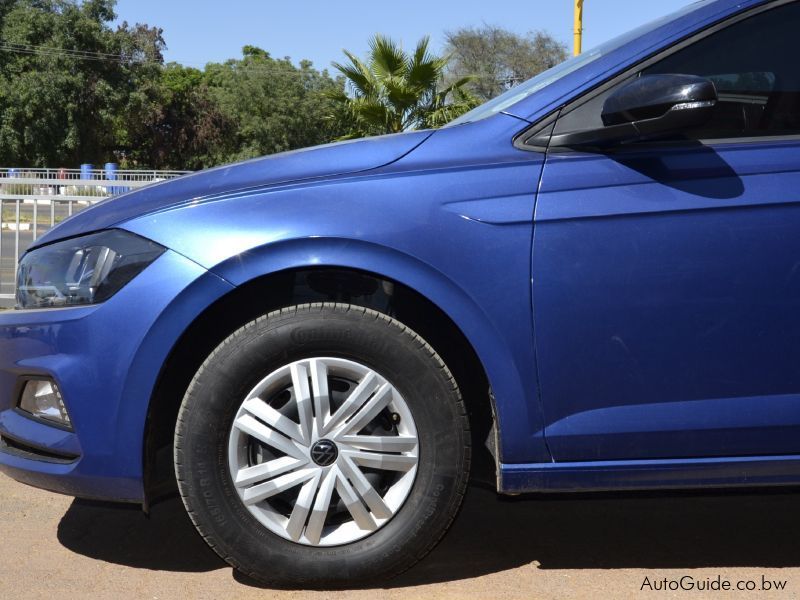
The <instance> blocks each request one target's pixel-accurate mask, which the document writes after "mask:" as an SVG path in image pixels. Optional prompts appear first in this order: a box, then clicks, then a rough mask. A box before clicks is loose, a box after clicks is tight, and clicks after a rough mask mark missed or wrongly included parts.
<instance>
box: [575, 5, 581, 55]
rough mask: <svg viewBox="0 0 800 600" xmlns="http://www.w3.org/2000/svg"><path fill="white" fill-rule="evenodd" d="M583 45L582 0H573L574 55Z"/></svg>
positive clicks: (579, 51) (578, 52)
mask: <svg viewBox="0 0 800 600" xmlns="http://www.w3.org/2000/svg"><path fill="white" fill-rule="evenodd" d="M582 46H583V0H575V52H574V54H575V56H578V54H580V53H581V50H582Z"/></svg>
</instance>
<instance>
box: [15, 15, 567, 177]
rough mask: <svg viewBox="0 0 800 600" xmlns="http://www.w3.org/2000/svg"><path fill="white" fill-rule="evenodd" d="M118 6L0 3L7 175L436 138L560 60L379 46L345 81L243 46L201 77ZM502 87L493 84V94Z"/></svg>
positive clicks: (483, 40)
mask: <svg viewBox="0 0 800 600" xmlns="http://www.w3.org/2000/svg"><path fill="white" fill-rule="evenodd" d="M115 4H116V0H83V1H81V0H0V164H5V165H8V166H17V167H61V166H64V167H76V166H78V165H79V164H81V163H84V162H90V163H94V164H102V163H104V162H107V161H112V160H114V161H117V162H119V163H120V164H121V165H122V166H123V168H155V169H193V170H194V169H202V168H205V167H209V166H213V165H217V164H221V163H227V162H233V161H236V160H240V159H247V158H252V157H256V156H262V155H265V154H271V153H274V152H281V151H284V150H292V149H295V148H301V147H305V146H312V145H315V144H320V143H325V142H329V141H331V140H334V139H341V138H345V137H361V136H365V135H377V134H384V133H396V132H400V131H405V130H407V129H413V128H430V127H439V126H441V125H444V124H445V123H447V122H449V121H451V120H452V119H454V118H456V117H458V116H460V115H461V114H463V113H464V112H466V111H468V110H469V109H471V108H473V107H474V106H475V105H476V104H477V103H478V100H477V99H478V98H479V99H486V98H489V97H491V96H493V95H495V93H497V92H499V91H503V88H504V87H505V86H506V85H507V84H508V83H509V82H512V81H513V82H516V81H518V80H521V79H524V78H526V77H529V76H531V75H533V74H534V73H535V72H538V71H539V70H542V69H543V68H546V67H547V66H550V65H551V64H555V63H556V62H559V61H560V60H562V59H563V58H564V57H565V55H566V51H565V48H563V46H561V45H559V44H557V43H556V42H555V41H553V40H552V38H549V36H546V35H544V34H536V35H535V36H529V37H527V38H519V37H515V36H513V34H509V33H508V32H504V31H502V30H498V29H496V28H486V27H484V28H483V29H479V30H474V29H469V30H460V31H458V32H455V33H451V34H449V41H450V48H449V51H450V53H451V54H449V55H448V56H445V57H442V56H437V55H435V54H433V53H431V51H430V49H429V43H428V38H424V39H423V40H421V41H420V42H419V43H418V44H417V46H416V48H414V50H413V52H411V53H406V52H404V51H403V50H402V48H400V46H398V45H397V44H396V43H395V42H393V41H392V40H390V39H389V38H386V37H383V36H376V37H374V38H373V39H372V40H371V43H370V53H369V55H368V56H367V57H366V59H364V60H362V59H360V58H358V57H356V56H355V55H353V54H352V53H350V52H347V51H345V55H346V57H347V59H348V61H347V62H346V63H344V64H338V63H334V67H335V68H336V70H337V72H338V73H337V76H335V77H332V76H331V75H330V74H329V73H328V72H327V71H325V70H322V71H320V70H317V69H315V68H314V66H313V65H312V64H311V63H310V62H309V61H301V62H300V63H299V65H296V64H294V63H293V62H292V61H291V60H290V59H289V58H280V59H278V58H273V57H272V56H270V54H269V53H268V52H266V51H265V50H263V49H261V48H258V47H255V46H245V47H244V48H243V50H242V57H241V58H239V59H231V60H228V61H226V62H224V63H221V64H219V63H212V64H208V65H206V67H205V68H204V69H202V70H200V69H194V68H191V67H186V66H183V65H180V64H176V63H170V64H167V65H165V64H164V59H163V55H162V53H163V51H164V49H165V48H166V45H165V42H164V39H163V36H162V31H161V30H160V29H159V28H157V27H151V26H148V25H143V24H136V25H129V24H128V23H122V24H121V25H119V26H116V27H112V23H113V21H114V20H115V19H116V16H115V14H114V7H115ZM498 82H499V83H498Z"/></svg>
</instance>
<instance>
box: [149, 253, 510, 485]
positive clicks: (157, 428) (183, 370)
mask: <svg viewBox="0 0 800 600" xmlns="http://www.w3.org/2000/svg"><path fill="white" fill-rule="evenodd" d="M311 241H312V240H302V241H300V240H293V241H291V242H286V243H283V244H275V245H269V246H267V247H264V248H260V249H257V250H254V251H249V252H247V253H245V254H244V255H240V256H237V257H234V258H232V259H230V260H228V261H226V262H225V263H222V264H221V265H219V266H218V267H215V268H214V269H212V271H213V272H214V273H216V274H217V275H219V276H220V277H222V278H224V279H225V280H227V281H229V282H230V283H232V284H233V285H234V286H235V287H234V288H233V289H232V290H230V291H229V292H228V293H226V294H224V295H222V296H221V297H220V298H218V299H217V300H216V301H214V302H213V303H211V304H210V305H208V306H207V307H206V308H205V309H204V310H202V312H200V313H199V314H198V315H197V317H196V318H194V319H193V320H192V321H191V323H190V324H189V325H188V327H187V328H186V329H185V330H184V331H183V333H182V334H181V335H180V337H179V338H178V339H177V340H176V342H175V343H174V345H173V346H172V348H171V349H170V351H169V354H168V356H167V359H166V360H165V361H164V364H163V366H162V369H161V372H160V373H159V376H158V379H157V381H156V384H155V386H154V388H153V394H152V396H151V398H150V402H149V405H148V409H147V418H146V425H145V431H144V440H143V442H144V447H143V475H144V487H145V496H146V498H148V500H152V499H154V498H157V497H159V496H161V495H162V494H165V493H168V492H170V491H171V490H172V488H173V485H174V484H173V481H172V477H173V471H172V453H171V440H172V434H173V429H174V424H175V419H176V418H177V411H178V408H179V405H180V402H181V399H182V398H183V393H184V392H185V390H186V388H187V387H188V384H189V382H190V381H191V378H192V377H193V375H194V373H195V372H196V371H197V369H198V368H199V366H200V364H202V361H203V360H205V358H206V357H207V356H208V355H209V354H210V353H211V351H212V350H213V349H214V348H215V347H216V346H217V345H218V344H219V343H220V342H221V341H222V340H224V339H225V337H227V336H228V335H229V334H230V333H231V332H233V331H234V330H235V329H236V328H238V327H239V326H241V325H243V324H245V323H247V322H249V321H250V320H252V319H254V318H256V317H258V316H261V315H263V314H265V313H266V312H268V311H270V310H274V309H277V308H281V307H284V306H290V305H293V304H301V303H306V302H317V301H339V302H348V303H351V304H356V305H359V306H365V307H367V308H372V309H374V310H378V311H380V312H384V313H387V314H389V315H390V316H393V317H395V318H397V319H398V320H399V321H401V322H403V323H404V324H405V325H407V326H409V327H411V328H412V329H413V330H415V331H416V332H417V333H419V334H420V335H421V336H422V337H423V338H424V339H426V341H428V342H429V343H430V344H431V345H432V347H433V348H434V349H435V350H436V351H437V352H438V353H439V354H440V355H441V356H442V358H443V359H444V360H445V362H446V363H447V364H448V366H449V367H450V368H451V370H452V371H453V373H454V375H455V376H456V380H457V381H458V383H459V387H460V388H461V390H462V394H463V395H464V397H465V399H466V401H467V405H468V409H469V411H470V421H471V423H472V424H473V431H474V434H475V435H474V436H473V445H474V447H476V449H480V448H482V447H483V446H484V443H485V442H487V440H488V446H489V448H490V450H489V452H480V451H479V452H476V459H477V460H476V467H477V468H476V471H477V473H476V474H477V475H478V477H479V479H480V480H482V481H485V482H486V483H489V482H491V485H492V486H496V482H497V467H498V466H499V462H500V460H501V458H502V457H501V446H500V444H499V439H500V435H499V434H500V429H501V428H500V427H499V421H500V420H501V419H500V415H499V414H498V407H497V405H496V403H495V401H494V397H493V394H492V391H494V394H495V395H496V394H497V391H498V390H497V387H498V385H494V386H492V383H494V382H495V380H496V377H497V376H498V373H497V372H496V371H497V369H495V373H493V374H494V375H495V377H490V373H492V369H491V367H492V365H491V364H490V365H488V368H487V364H486V361H485V360H484V359H482V358H481V356H483V357H486V356H488V357H489V358H490V361H491V362H493V363H497V362H498V361H499V362H502V363H504V364H505V365H510V364H511V359H512V357H511V356H510V352H509V350H508V349H507V348H505V347H503V345H502V342H501V341H500V340H499V337H498V336H496V335H495V334H494V333H493V331H492V329H491V325H490V324H489V322H488V319H487V318H486V317H485V315H483V314H482V311H481V310H480V308H479V307H478V306H477V305H476V304H475V303H474V302H473V301H472V300H471V299H470V298H469V296H468V295H467V294H466V293H465V292H464V291H463V290H460V289H459V288H458V287H457V286H456V285H455V284H454V283H453V282H452V281H450V280H449V279H448V278H446V277H445V276H444V275H443V274H441V273H440V272H438V271H436V270H435V269H433V268H432V267H430V266H429V265H426V264H424V263H422V262H420V261H417V260H416V259H413V257H407V256H397V253H396V252H394V251H391V250H389V249H386V248H383V247H379V246H375V245H373V244H367V243H358V242H353V241H352V240H338V239H337V240H325V241H324V243H323V240H320V239H316V240H313V242H314V243H309V242H311ZM301 242H304V243H301ZM364 246H367V248H365V247H364ZM381 267H383V268H381ZM379 269H380V270H379ZM387 272H392V273H394V274H395V276H394V277H391V276H388V275H385V274H384V273H387ZM431 296H433V298H431ZM442 306H447V307H449V308H450V309H451V311H450V312H447V311H445V310H444V309H443V308H442ZM454 307H455V308H456V309H457V310H456V311H455V312H456V315H457V316H455V317H454V315H453V311H452V309H453V308H454ZM465 323H466V326H465ZM476 340H477V342H478V343H477V344H476ZM500 377H501V379H500V380H499V381H497V384H499V387H500V388H502V390H501V393H503V394H504V396H503V397H504V398H505V397H506V396H507V395H509V391H508V390H509V389H510V386H509V384H510V383H513V381H512V382H509V381H508V379H507V378H505V377H502V375H501V374H500ZM490 382H491V383H490ZM490 388H492V389H490ZM517 397H518V398H523V397H524V395H523V394H521V393H520V394H519V395H518V396H517ZM510 418H514V417H513V416H511V417H510ZM490 453H491V454H490Z"/></svg>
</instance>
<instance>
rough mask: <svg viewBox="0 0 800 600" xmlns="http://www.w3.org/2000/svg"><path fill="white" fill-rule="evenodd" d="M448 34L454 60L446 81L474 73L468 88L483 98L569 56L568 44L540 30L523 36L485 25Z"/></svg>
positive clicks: (450, 65)
mask: <svg viewBox="0 0 800 600" xmlns="http://www.w3.org/2000/svg"><path fill="white" fill-rule="evenodd" d="M446 37H447V51H448V52H449V53H450V55H451V61H450V63H449V64H448V68H447V73H446V77H445V81H448V82H454V81H459V80H460V79H461V78H463V77H464V76H466V75H472V76H473V80H472V82H471V83H470V84H469V86H468V89H469V90H470V92H472V93H473V94H474V95H475V96H477V97H478V98H480V99H481V100H482V101H486V100H491V99H492V98H494V97H495V96H499V95H500V94H502V93H503V92H505V91H506V90H508V89H510V88H512V87H514V86H515V85H517V84H519V83H521V82H523V81H525V80H527V79H530V78H531V77H533V76H534V75H538V74H539V73H541V72H542V71H545V70H547V69H549V68H551V67H554V66H555V65H557V64H559V63H560V62H563V61H564V60H566V59H567V57H568V56H569V53H568V51H567V47H566V46H564V45H563V44H561V43H560V42H558V41H556V40H555V39H554V38H553V37H552V36H550V35H548V34H547V33H544V32H541V31H539V32H536V33H530V34H528V35H526V36H522V35H518V34H516V33H513V32H511V31H507V30H505V29H502V28H500V27H494V26H491V25H484V26H482V27H478V28H475V27H469V28H463V29H459V30H457V31H449V32H447V34H446Z"/></svg>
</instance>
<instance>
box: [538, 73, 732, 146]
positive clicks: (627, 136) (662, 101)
mask: <svg viewBox="0 0 800 600" xmlns="http://www.w3.org/2000/svg"><path fill="white" fill-rule="evenodd" d="M716 103H717V89H716V88H715V87H714V84H713V83H712V82H711V81H710V80H709V79H705V78H703V77H695V76H694V75H645V76H644V77H639V78H637V79H635V80H633V81H631V82H630V83H628V84H627V85H624V86H622V87H621V88H619V89H618V90H616V91H615V92H614V93H613V94H611V95H610V96H609V97H608V98H606V101H605V104H604V105H603V112H602V119H603V124H604V125H605V127H601V128H598V129H591V130H588V131H575V132H567V133H561V134H555V135H553V136H552V137H551V139H550V146H556V147H557V146H567V147H569V146H596V147H603V146H610V145H612V144H616V143H620V142H630V141H638V140H643V139H648V138H653V137H658V136H661V135H665V134H669V133H675V132H679V131H682V130H685V129H690V128H692V127H697V126H699V125H702V124H703V123H705V122H706V121H708V119H709V118H710V117H711V114H712V111H713V109H714V106H715V105H716Z"/></svg>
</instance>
